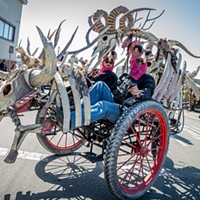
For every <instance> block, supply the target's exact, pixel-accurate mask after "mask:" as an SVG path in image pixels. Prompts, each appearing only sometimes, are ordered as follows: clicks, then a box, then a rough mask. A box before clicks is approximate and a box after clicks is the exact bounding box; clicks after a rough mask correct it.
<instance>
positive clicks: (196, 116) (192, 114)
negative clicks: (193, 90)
mask: <svg viewBox="0 0 200 200" xmlns="http://www.w3.org/2000/svg"><path fill="white" fill-rule="evenodd" d="M184 114H185V116H187V117H189V118H192V119H196V120H200V111H198V112H196V111H189V110H184Z"/></svg>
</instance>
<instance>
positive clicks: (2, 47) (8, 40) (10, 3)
mask: <svg viewBox="0 0 200 200" xmlns="http://www.w3.org/2000/svg"><path fill="white" fill-rule="evenodd" d="M27 3H28V0H0V62H1V60H3V59H6V61H7V62H6V65H7V66H9V65H10V66H12V65H13V63H14V62H15V60H16V52H15V48H16V46H17V45H18V42H19V41H18V38H19V29H20V22H21V14H22V8H23V5H26V4H27Z"/></svg>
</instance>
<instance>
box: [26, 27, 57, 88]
mask: <svg viewBox="0 0 200 200" xmlns="http://www.w3.org/2000/svg"><path fill="white" fill-rule="evenodd" d="M37 30H38V33H39V35H40V38H41V40H42V43H43V46H44V52H45V67H44V68H43V69H42V71H41V70H36V69H35V70H32V71H30V74H29V76H30V77H29V81H30V84H31V86H33V87H40V86H41V85H43V84H46V83H48V82H49V81H51V80H52V79H53V77H54V75H55V73H56V72H57V67H56V63H57V58H56V54H55V51H54V48H53V44H52V42H50V41H48V40H47V38H46V37H45V36H44V34H43V32H42V31H41V29H40V28H39V27H37Z"/></svg>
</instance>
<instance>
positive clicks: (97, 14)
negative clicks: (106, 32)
mask: <svg viewBox="0 0 200 200" xmlns="http://www.w3.org/2000/svg"><path fill="white" fill-rule="evenodd" d="M102 17H103V18H104V19H105V21H107V17H108V13H107V12H105V11H104V10H97V11H96V12H95V13H94V14H93V15H91V16H90V17H88V24H89V25H90V27H92V26H93V25H94V23H96V25H94V27H93V29H92V30H93V31H95V32H97V33H100V32H101V31H102V30H103V29H104V28H105V25H104V24H103V23H102V22H101V20H100V19H101V18H102ZM92 18H93V22H94V23H93V22H92ZM97 20H98V21H97Z"/></svg>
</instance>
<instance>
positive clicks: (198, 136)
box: [171, 126, 200, 147]
mask: <svg viewBox="0 0 200 200" xmlns="http://www.w3.org/2000/svg"><path fill="white" fill-rule="evenodd" d="M183 131H185V132H186V133H187V134H189V135H191V136H192V137H193V138H194V139H195V140H200V133H199V130H198V128H197V127H195V126H184V128H183ZM171 138H173V139H175V140H176V141H177V142H179V143H180V144H182V145H183V146H185V147H187V146H188V144H187V143H185V142H183V141H181V140H180V139H179V138H178V135H177V136H176V135H172V136H171Z"/></svg>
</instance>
